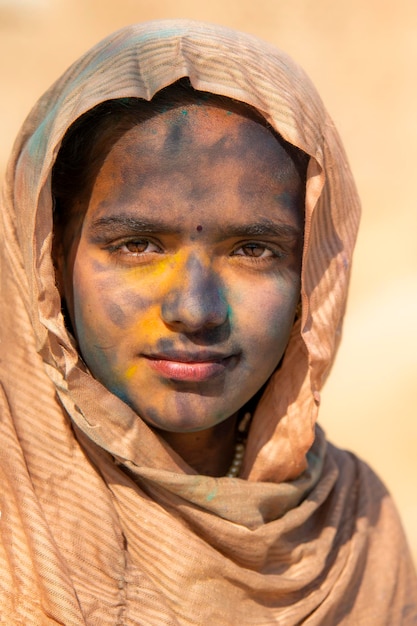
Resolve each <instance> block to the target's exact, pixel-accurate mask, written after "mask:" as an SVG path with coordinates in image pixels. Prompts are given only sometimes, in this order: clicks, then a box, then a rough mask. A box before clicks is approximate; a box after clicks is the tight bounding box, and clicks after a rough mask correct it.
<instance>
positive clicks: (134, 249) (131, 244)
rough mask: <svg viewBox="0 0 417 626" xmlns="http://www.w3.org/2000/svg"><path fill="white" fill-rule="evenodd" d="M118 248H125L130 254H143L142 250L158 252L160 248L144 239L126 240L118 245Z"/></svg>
mask: <svg viewBox="0 0 417 626" xmlns="http://www.w3.org/2000/svg"><path fill="white" fill-rule="evenodd" d="M120 249H121V250H123V249H126V250H127V252H129V253H130V254H143V253H144V252H160V251H161V249H160V248H159V247H158V246H157V245H155V244H154V243H152V241H147V240H146V239H140V240H139V241H126V243H124V244H122V245H121V246H120Z"/></svg>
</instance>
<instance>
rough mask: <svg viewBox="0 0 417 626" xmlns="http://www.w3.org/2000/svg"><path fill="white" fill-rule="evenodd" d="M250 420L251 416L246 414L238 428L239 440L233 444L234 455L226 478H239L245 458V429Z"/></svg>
mask: <svg viewBox="0 0 417 626" xmlns="http://www.w3.org/2000/svg"><path fill="white" fill-rule="evenodd" d="M250 418H251V414H250V413H246V414H245V416H244V417H243V419H242V421H241V423H240V425H239V427H238V431H239V439H238V441H237V443H236V444H235V453H234V455H233V460H232V463H231V465H230V467H229V470H228V472H227V473H226V476H227V477H228V478H236V477H237V476H239V473H240V470H241V467H242V463H243V457H244V456H245V448H246V446H245V443H246V436H247V428H248V425H249V422H250Z"/></svg>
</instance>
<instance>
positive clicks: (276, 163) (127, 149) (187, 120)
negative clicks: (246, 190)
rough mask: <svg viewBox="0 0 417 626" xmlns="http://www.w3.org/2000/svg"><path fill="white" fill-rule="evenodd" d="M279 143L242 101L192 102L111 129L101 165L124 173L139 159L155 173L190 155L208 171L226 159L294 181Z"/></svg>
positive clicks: (288, 158)
mask: <svg viewBox="0 0 417 626" xmlns="http://www.w3.org/2000/svg"><path fill="white" fill-rule="evenodd" d="M284 143H285V142H283V141H282V140H281V141H280V140H279V139H278V137H277V136H276V135H275V134H274V132H273V131H272V130H271V129H269V128H267V127H266V125H265V124H263V123H260V121H259V120H256V119H254V117H253V115H248V112H247V110H245V108H244V106H243V105H242V106H239V104H238V103H233V104H232V107H230V108H228V107H226V106H221V107H220V106H217V105H213V104H208V103H204V102H196V103H191V104H190V103H188V104H184V105H182V106H176V107H175V108H173V109H168V110H165V111H162V112H158V113H156V114H155V115H153V116H152V117H150V118H148V119H145V120H144V121H141V122H140V123H138V124H137V125H134V126H133V127H131V128H129V129H128V130H126V131H124V132H123V133H122V134H121V136H119V137H118V136H117V130H116V132H115V136H114V137H112V136H110V138H109V141H108V142H107V146H104V151H105V152H107V156H106V158H105V160H104V163H105V165H107V169H108V168H109V166H110V165H111V166H112V167H116V168H117V167H123V168H124V170H125V174H128V172H129V167H128V165H129V163H130V164H131V165H132V167H134V166H135V163H136V162H137V161H138V160H140V162H141V166H142V171H143V173H144V174H147V175H156V174H157V173H158V172H159V173H163V172H164V171H165V170H166V169H168V170H169V171H172V169H173V168H175V167H176V166H177V167H178V168H180V166H182V165H183V164H184V162H187V161H188V162H190V161H191V160H194V163H195V165H196V166H197V165H204V167H206V172H207V176H209V175H210V172H211V171H212V170H214V169H216V167H217V168H218V167H219V166H222V165H223V164H224V163H225V162H227V163H228V166H229V167H230V166H233V167H234V168H236V169H240V170H242V171H243V170H245V169H246V175H248V174H249V172H250V170H251V169H252V170H253V171H254V172H255V171H256V175H257V176H262V177H269V178H271V177H272V178H274V179H275V180H277V181H279V182H281V183H285V184H287V185H294V184H297V183H298V182H300V181H299V175H298V171H297V167H296V166H295V164H294V161H293V159H292V157H291V156H290V154H289V153H288V151H287V149H286V148H285V147H284ZM195 160H196V161H195Z"/></svg>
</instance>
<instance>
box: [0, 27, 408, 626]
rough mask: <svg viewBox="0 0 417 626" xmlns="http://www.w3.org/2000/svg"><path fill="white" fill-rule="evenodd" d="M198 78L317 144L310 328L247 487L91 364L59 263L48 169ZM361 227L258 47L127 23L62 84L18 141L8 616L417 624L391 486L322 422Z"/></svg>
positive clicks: (305, 144)
mask: <svg viewBox="0 0 417 626" xmlns="http://www.w3.org/2000/svg"><path fill="white" fill-rule="evenodd" d="M184 76H188V77H189V78H190V80H191V83H192V85H193V86H194V87H195V88H196V89H199V90H203V91H210V92H213V93H216V94H222V95H225V96H228V97H232V98H235V99H237V100H241V101H243V102H246V103H248V104H250V105H252V106H254V107H256V108H257V109H258V110H259V111H260V112H261V113H262V115H263V116H264V117H265V118H266V120H267V121H268V122H269V123H270V124H271V125H272V126H273V127H274V128H275V129H276V130H277V131H278V132H279V133H280V134H281V135H282V136H283V137H284V138H285V139H286V140H287V141H289V142H291V143H292V144H294V145H296V146H298V147H299V148H301V149H302V150H304V151H305V152H306V153H308V154H309V155H310V156H311V159H310V164H309V168H308V181H307V194H306V226H305V248H304V258H303V273H302V304H303V314H302V320H299V321H298V322H297V323H296V324H295V325H294V329H293V333H292V336H291V339H290V342H289V345H288V348H287V350H286V354H285V358H284V361H283V363H282V366H281V368H280V369H279V371H277V372H276V373H275V374H274V376H273V377H272V378H271V380H270V382H269V384H268V386H267V388H266V391H265V393H264V395H263V397H262V398H261V401H260V403H259V405H258V407H257V410H256V412H255V415H254V418H253V423H252V426H251V430H250V434H249V440H248V445H247V452H246V458H245V465H244V469H243V476H244V478H245V479H246V480H241V479H232V478H210V477H205V476H200V475H197V474H196V473H195V471H194V470H192V469H191V468H190V467H189V466H188V465H187V464H186V463H185V462H184V461H183V460H182V459H181V458H179V457H178V455H176V454H175V453H174V451H173V450H171V449H170V448H169V447H168V446H167V445H166V444H165V443H164V442H163V441H162V440H161V439H160V438H158V436H157V435H156V434H155V433H153V432H152V431H151V430H150V429H149V428H148V426H147V425H146V424H145V423H144V422H142V421H141V419H140V418H139V417H138V416H137V415H136V414H134V413H133V411H132V410H131V409H130V408H129V407H128V406H127V405H125V404H124V403H123V402H122V401H121V400H120V399H118V398H116V397H115V396H113V395H112V394H111V393H110V392H109V391H107V390H106V389H105V388H104V387H102V386H101V385H100V383H98V382H97V381H95V380H94V379H93V378H92V377H91V376H90V374H89V373H88V372H87V371H86V369H85V367H84V366H83V364H82V363H81V361H80V359H79V356H78V353H77V350H76V347H74V344H73V342H72V340H71V338H70V336H69V335H68V333H67V331H66V329H65V326H64V322H63V318H62V315H61V303H60V298H59V294H58V291H57V289H56V286H55V278H54V271H53V265H52V261H51V241H52V234H51V230H52V201H51V187H50V180H51V176H50V175H51V167H52V164H53V162H54V159H55V157H56V155H57V152H58V150H59V146H60V142H61V140H62V137H63V135H64V133H65V131H66V130H67V128H68V127H69V125H70V124H71V123H72V122H73V121H74V120H75V119H76V118H77V117H79V116H80V115H82V114H83V113H84V112H85V111H87V110H88V109H90V108H92V107H94V106H95V105H96V104H98V103H99V102H102V101H103V100H108V99H112V98H119V97H128V96H133V97H139V98H146V99H150V98H152V96H153V94H154V93H155V92H157V91H158V90H160V89H162V88H163V87H165V86H167V85H169V84H171V83H173V82H175V81H176V80H177V79H179V78H181V77H184ZM358 217H359V203H358V198H357V195H356V191H355V187H354V184H353V181H352V178H351V174H350V171H349V168H348V165H347V162H346V158H345V154H344V152H343V148H342V147H341V144H340V142H339V138H338V135H337V133H336V131H335V129H334V126H333V123H332V121H331V120H330V118H329V117H328V115H327V113H326V111H325V110H324V108H323V105H322V103H321V100H320V98H319V97H318V95H317V93H316V91H315V89H314V87H313V86H312V85H311V83H310V81H309V80H308V78H307V77H306V76H305V74H304V73H303V72H302V70H301V69H300V68H299V67H298V66H296V65H295V64H294V63H293V61H291V59H289V58H288V57H287V56H286V55H284V54H283V53H281V52H279V51H277V50H276V49H275V48H273V47H271V46H269V45H267V44H265V43H263V42H260V41H259V40H257V39H256V38H254V37H250V36H247V35H243V34H240V33H236V32H233V31H231V30H228V29H224V28H220V27H217V26H210V25H207V24H199V23H195V22H189V21H164V22H152V23H148V24H143V25H138V26H131V27H128V28H125V29H123V30H121V31H119V32H117V33H115V34H113V35H111V36H110V37H109V38H107V39H106V40H105V41H104V42H102V43H100V44H99V45H97V46H96V47H95V48H94V49H93V50H91V51H90V52H88V53H87V54H86V55H85V56H84V57H82V58H81V59H80V60H79V61H78V62H77V63H75V64H74V65H73V66H72V67H71V68H70V69H69V70H68V71H67V72H66V73H65V75H64V76H63V77H62V78H61V79H60V80H59V81H57V82H56V83H55V85H54V86H53V87H52V88H51V89H50V90H49V91H48V92H47V93H46V94H45V96H44V97H43V98H42V99H41V100H40V101H39V103H38V104H37V105H36V107H35V108H34V109H33V111H32V112H31V114H30V115H29V117H28V119H27V121H26V123H25V125H24V127H23V129H22V131H21V133H20V135H19V138H18V140H17V142H16V145H15V147H14V151H13V154H12V157H11V160H10V164H9V168H8V171H7V178H6V184H5V187H4V193H3V200H2V206H1V220H2V225H1V228H2V245H1V249H0V254H1V266H0V269H1V324H0V339H1V344H0V350H1V355H0V438H1V439H0V440H1V447H0V511H1V519H0V623H4V624H7V625H15V624H16V625H17V624H21V625H24V626H43V625H47V624H64V625H65V626H80V625H82V624H88V625H91V626H93V625H95V626H115V625H122V624H123V625H128V624H131V625H133V624H143V625H144V626H160V625H163V624H165V625H170V626H173V625H178V626H191V625H193V626H195V625H200V624H201V625H203V624H204V625H206V624H207V625H208V624H215V625H216V626H229V625H233V624H236V625H238V624H239V625H255V624H257V625H261V624H262V625H269V624H285V625H286V626H292V625H295V624H301V623H303V624H309V625H310V626H313V625H317V624H324V625H329V626H333V625H336V624H364V625H367V626H368V625H369V626H379V625H386V626H394V625H395V626H397V625H400V624H415V623H417V583H416V579H415V574H414V572H413V568H412V565H411V561H410V557H409V554H408V551H407V547H406V545H405V540H404V537H403V533H402V530H401V525H400V523H399V521H398V519H397V514H396V511H395V509H394V507H393V504H392V501H391V499H390V497H389V495H388V494H387V492H386V491H385V489H384V487H383V486H382V485H381V484H380V482H379V481H378V479H377V478H376V477H375V475H374V474H373V473H372V472H371V470H369V468H367V467H366V466H365V465H364V464H362V463H361V462H359V461H358V460H357V459H355V457H353V456H352V455H350V454H348V453H344V452H341V451H338V450H336V449H335V448H333V447H332V446H330V445H329V444H326V442H325V440H324V436H323V433H322V432H321V431H320V429H315V422H316V418H317V411H318V406H319V401H320V396H319V393H320V390H321V388H322V385H323V383H324V381H325V379H326V376H327V374H328V372H329V369H330V367H331V365H332V362H333V359H334V356H335V352H336V349H337V346H338V343H339V340H340V334H341V325H342V319H343V314H344V311H345V303H346V293H347V284H348V279H349V272H350V263H351V255H352V248H353V245H354V240H355V236H356V230H357V224H358ZM341 401H343V399H342V398H341Z"/></svg>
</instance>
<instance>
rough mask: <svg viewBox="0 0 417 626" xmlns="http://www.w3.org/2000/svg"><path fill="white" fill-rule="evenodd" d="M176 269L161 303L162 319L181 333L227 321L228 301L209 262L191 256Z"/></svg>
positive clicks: (211, 326)
mask: <svg viewBox="0 0 417 626" xmlns="http://www.w3.org/2000/svg"><path fill="white" fill-rule="evenodd" d="M176 272H177V276H176V279H174V280H173V282H172V284H171V286H170V288H169V289H168V291H167V293H166V294H165V297H164V298H163V302H162V307H161V315H162V319H163V320H164V322H165V323H166V324H168V325H169V326H172V327H175V328H176V329H177V330H181V331H183V332H197V331H199V330H202V329H204V328H214V327H217V326H221V325H222V324H223V323H224V322H225V321H226V320H227V316H228V304H227V301H226V298H225V294H224V288H223V285H222V282H221V280H220V277H219V276H218V274H217V272H216V271H214V270H213V268H212V267H211V266H210V263H209V261H207V262H203V261H202V260H200V259H199V258H197V257H196V256H192V257H190V258H189V259H188V260H187V262H186V263H185V265H184V266H182V267H181V268H177V269H176Z"/></svg>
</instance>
